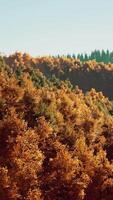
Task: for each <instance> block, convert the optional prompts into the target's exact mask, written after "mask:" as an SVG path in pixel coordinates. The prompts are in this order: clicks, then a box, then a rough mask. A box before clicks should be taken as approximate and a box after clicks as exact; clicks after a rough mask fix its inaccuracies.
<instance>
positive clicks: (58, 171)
mask: <svg viewBox="0 0 113 200" xmlns="http://www.w3.org/2000/svg"><path fill="white" fill-rule="evenodd" d="M67 79H69V80H70V82H71V83H70V82H69V81H67ZM112 79H113V64H109V65H106V64H103V63H99V64H98V63H96V62H95V61H89V62H86V63H83V64H82V63H81V62H80V61H79V60H75V59H68V58H53V57H43V58H32V57H30V56H29V55H27V54H20V53H16V54H14V55H11V56H9V57H1V58H0V200H24V199H25V200H101V199H105V200H112V198H113V103H112V101H110V100H109V98H110V99H113V95H112V87H113V86H112V84H111V83H112V82H113V80H112ZM76 85H78V86H79V87H76ZM92 87H93V89H91V88H92ZM94 88H95V89H94ZM81 89H83V91H82V90H81ZM88 90H90V91H88ZM96 90H97V91H103V93H102V92H97V91H96ZM86 91H87V92H86ZM84 92H85V93H84ZM103 94H105V95H106V97H105V96H104V95H103ZM107 96H108V97H109V98H108V97H107Z"/></svg>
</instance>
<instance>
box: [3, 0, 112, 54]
mask: <svg viewBox="0 0 113 200" xmlns="http://www.w3.org/2000/svg"><path fill="white" fill-rule="evenodd" d="M95 49H99V50H101V49H105V50H106V49H109V50H110V51H112V50H113V0H0V52H1V53H2V54H12V53H14V52H15V51H21V52H26V53H29V54H31V55H33V56H38V55H57V54H73V53H75V54H78V53H90V52H91V51H93V50H95Z"/></svg>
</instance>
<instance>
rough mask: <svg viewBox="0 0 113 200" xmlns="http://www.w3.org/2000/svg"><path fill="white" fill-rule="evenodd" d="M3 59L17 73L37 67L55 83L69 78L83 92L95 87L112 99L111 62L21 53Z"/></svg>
mask: <svg viewBox="0 0 113 200" xmlns="http://www.w3.org/2000/svg"><path fill="white" fill-rule="evenodd" d="M4 60H5V62H6V64H8V65H9V66H10V68H12V69H14V70H17V71H18V73H22V71H23V70H25V69H26V68H27V69H26V70H28V68H30V70H31V69H33V70H36V69H39V70H40V72H42V73H43V75H44V76H45V77H46V78H47V79H51V80H54V81H57V83H58V82H60V80H69V81H70V83H71V84H72V86H73V87H75V86H78V87H79V88H80V89H82V91H83V92H84V93H86V92H87V91H90V90H91V89H92V88H95V89H96V91H98V92H103V94H104V95H105V96H107V97H108V98H109V99H110V100H113V64H111V63H110V64H104V63H98V62H96V61H95V60H93V61H87V62H83V63H82V62H80V61H79V60H77V59H74V58H66V57H59V58H54V57H38V58H32V57H30V56H29V55H27V54H23V55H22V54H21V53H16V54H14V55H11V56H9V57H4ZM21 68H22V69H21ZM56 78H57V79H58V80H56Z"/></svg>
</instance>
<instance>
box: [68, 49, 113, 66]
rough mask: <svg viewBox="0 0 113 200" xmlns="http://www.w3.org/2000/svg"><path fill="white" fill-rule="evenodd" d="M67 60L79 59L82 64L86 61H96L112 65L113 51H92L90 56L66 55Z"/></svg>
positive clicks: (85, 54)
mask: <svg viewBox="0 0 113 200" xmlns="http://www.w3.org/2000/svg"><path fill="white" fill-rule="evenodd" d="M67 58H78V59H80V61H82V62H84V61H88V60H96V61H97V62H104V63H106V64H108V63H113V51H111V52H110V51H109V50H106V51H105V50H102V51H100V50H95V51H92V52H91V54H87V53H84V54H83V53H81V54H77V55H76V54H73V55H70V54H68V55H67Z"/></svg>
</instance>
